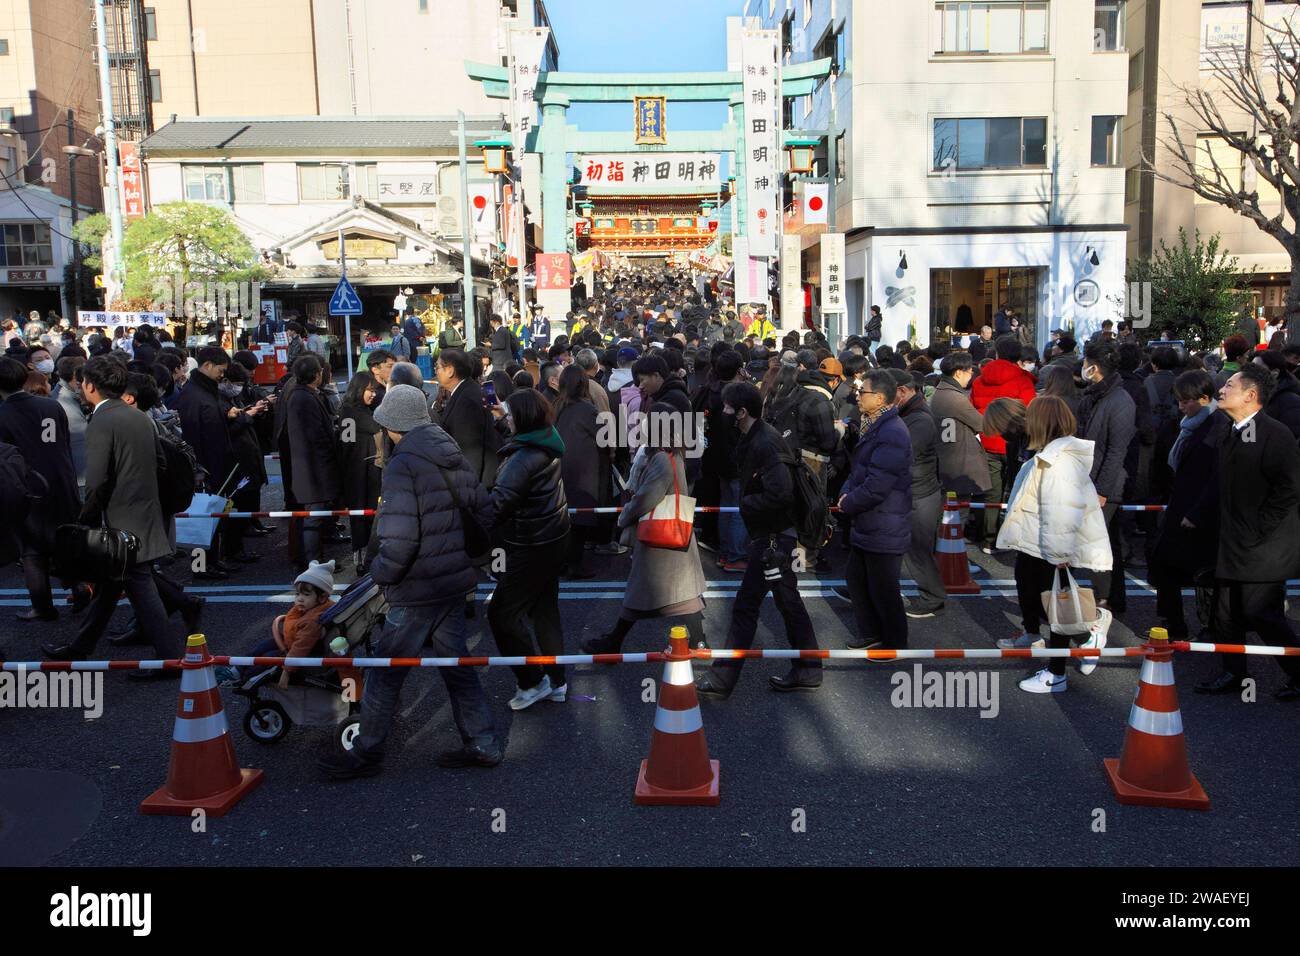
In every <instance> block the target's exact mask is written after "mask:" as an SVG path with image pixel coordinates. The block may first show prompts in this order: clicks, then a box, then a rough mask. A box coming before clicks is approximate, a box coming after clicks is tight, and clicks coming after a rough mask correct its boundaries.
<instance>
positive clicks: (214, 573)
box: [194, 567, 230, 581]
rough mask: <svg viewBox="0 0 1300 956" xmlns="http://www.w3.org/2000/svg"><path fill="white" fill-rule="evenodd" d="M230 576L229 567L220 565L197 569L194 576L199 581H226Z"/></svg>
mask: <svg viewBox="0 0 1300 956" xmlns="http://www.w3.org/2000/svg"><path fill="white" fill-rule="evenodd" d="M228 577H230V571H229V569H223V568H220V567H211V568H208V569H207V570H206V571H195V572H194V578H195V580H198V581H224V580H226V578H228Z"/></svg>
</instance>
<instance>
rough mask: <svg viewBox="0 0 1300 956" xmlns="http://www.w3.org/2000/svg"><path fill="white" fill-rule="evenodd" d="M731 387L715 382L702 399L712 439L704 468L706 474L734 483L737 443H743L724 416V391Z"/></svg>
mask: <svg viewBox="0 0 1300 956" xmlns="http://www.w3.org/2000/svg"><path fill="white" fill-rule="evenodd" d="M730 384H731V383H730V382H713V383H712V384H711V385H709V387H708V388H707V389H706V390H705V391H704V392H702V393H701V395H700V410H701V411H702V412H703V413H704V434H705V437H706V438H707V439H708V445H707V447H706V448H705V449H704V455H703V456H702V457H703V461H702V463H701V464H702V465H703V466H704V470H705V473H706V474H713V475H717V476H718V478H720V479H721V480H723V481H731V480H732V479H733V478H735V477H736V443H737V442H738V441H739V440H740V432H739V431H737V430H736V425H735V422H734V421H728V419H727V416H726V415H724V414H723V413H722V407H723V404H724V403H723V401H722V390H723V389H724V388H726V387H727V386H728V385H730Z"/></svg>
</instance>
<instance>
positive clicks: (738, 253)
mask: <svg viewBox="0 0 1300 956" xmlns="http://www.w3.org/2000/svg"><path fill="white" fill-rule="evenodd" d="M749 276H750V269H749V241H748V240H747V239H745V237H744V236H733V237H732V239H731V278H732V282H733V284H734V286H735V289H736V305H740V304H741V303H742V302H753V301H754V293H753V290H752V289H751V288H750V281H749Z"/></svg>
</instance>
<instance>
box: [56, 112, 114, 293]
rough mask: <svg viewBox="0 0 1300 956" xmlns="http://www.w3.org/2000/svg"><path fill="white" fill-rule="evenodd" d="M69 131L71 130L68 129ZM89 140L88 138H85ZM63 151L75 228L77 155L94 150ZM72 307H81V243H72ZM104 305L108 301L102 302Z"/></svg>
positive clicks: (90, 154) (70, 148)
mask: <svg viewBox="0 0 1300 956" xmlns="http://www.w3.org/2000/svg"><path fill="white" fill-rule="evenodd" d="M69 133H71V130H69ZM86 142H90V140H86ZM63 153H64V155H65V156H67V157H68V203H69V204H70V205H71V207H72V209H71V214H72V228H73V229H74V230H75V229H76V228H77V157H78V156H86V157H89V158H92V159H93V158H94V156H95V151H94V150H93V149H87V148H86V147H84V146H71V145H69V146H64V147H63ZM72 300H73V301H72V309H73V311H74V312H76V311H79V310H80V309H81V243H79V242H76V241H74V242H73V243H72ZM104 305H105V307H107V306H108V303H107V302H105V303H104Z"/></svg>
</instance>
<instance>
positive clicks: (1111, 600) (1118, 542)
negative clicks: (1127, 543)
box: [1090, 499, 1128, 611]
mask: <svg viewBox="0 0 1300 956" xmlns="http://www.w3.org/2000/svg"><path fill="white" fill-rule="evenodd" d="M1119 506H1120V502H1119V501H1117V500H1114V499H1112V500H1110V501H1107V502H1106V507H1104V508H1102V509H1101V514H1102V517H1103V518H1105V519H1106V530H1107V532H1109V534H1110V555H1111V564H1112V565H1113V566H1112V568H1111V570H1109V571H1092V572H1091V575H1090V576H1091V578H1092V587H1093V590H1094V591H1095V592H1096V595H1097V600H1098V601H1105V602H1106V603H1107V605H1109V607H1110V609H1111V610H1112V611H1123V610H1124V609H1125V608H1126V607H1127V606H1128V583H1127V580H1126V578H1125V576H1124V536H1123V534H1121V531H1120V516H1121V515H1123V514H1124V512H1122V511H1120V510H1119Z"/></svg>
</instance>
